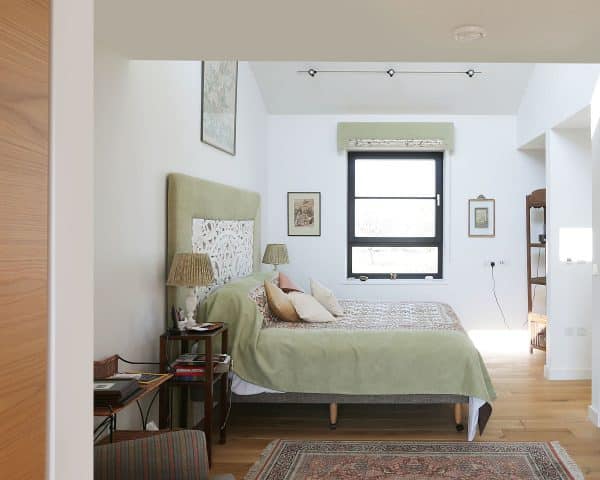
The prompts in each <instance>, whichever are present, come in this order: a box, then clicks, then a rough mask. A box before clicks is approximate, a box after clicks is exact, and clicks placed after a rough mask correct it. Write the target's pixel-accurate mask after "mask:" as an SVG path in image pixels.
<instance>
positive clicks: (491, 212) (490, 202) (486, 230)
mask: <svg viewBox="0 0 600 480" xmlns="http://www.w3.org/2000/svg"><path fill="white" fill-rule="evenodd" d="M495 236H496V200H494V199H493V198H485V197H484V196H483V195H480V196H479V197H477V198H473V199H471V200H469V237H495Z"/></svg>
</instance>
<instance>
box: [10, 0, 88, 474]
mask: <svg viewBox="0 0 600 480" xmlns="http://www.w3.org/2000/svg"><path fill="white" fill-rule="evenodd" d="M51 58H52V64H51V77H52V82H51V92H50V105H51V112H50V115H51V117H50V123H51V128H50V132H51V138H50V279H49V280H50V292H49V293H50V299H49V302H50V315H49V317H50V318H49V323H50V325H49V346H48V353H49V359H48V365H49V369H48V417H47V418H48V426H47V432H48V445H47V447H48V454H47V462H48V465H47V472H46V476H47V478H48V479H50V480H79V479H83V478H92V476H93V457H92V430H93V428H92V416H91V411H92V408H93V407H92V405H93V398H92V392H93V388H92V370H91V364H92V352H93V350H92V349H93V318H94V312H93V293H94V291H93V281H94V279H93V255H94V247H93V246H94V238H93V218H94V210H93V200H94V199H93V134H94V133H93V132H94V111H93V108H94V103H93V102H94V99H93V81H94V64H93V58H94V2H93V1H92V0H54V1H53V2H52V45H51ZM0 476H1V475H0Z"/></svg>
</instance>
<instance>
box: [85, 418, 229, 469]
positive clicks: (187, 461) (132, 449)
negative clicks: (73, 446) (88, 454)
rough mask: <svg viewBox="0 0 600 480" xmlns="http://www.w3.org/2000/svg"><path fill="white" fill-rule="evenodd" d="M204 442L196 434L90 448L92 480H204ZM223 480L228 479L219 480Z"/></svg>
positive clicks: (170, 434)
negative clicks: (91, 450) (92, 470)
mask: <svg viewBox="0 0 600 480" xmlns="http://www.w3.org/2000/svg"><path fill="white" fill-rule="evenodd" d="M209 478H213V479H215V480H216V478H217V477H209V475H208V457H207V455H206V440H205V438H204V432H202V431H200V430H179V431H175V432H168V433H165V434H161V435H154V436H151V437H146V438H140V439H137V440H130V441H126V442H118V443H110V444H107V445H100V446H97V447H94V480H129V479H131V480H208V479H209ZM219 478H221V479H223V480H225V479H232V480H233V477H232V476H229V475H228V476H221V477H219Z"/></svg>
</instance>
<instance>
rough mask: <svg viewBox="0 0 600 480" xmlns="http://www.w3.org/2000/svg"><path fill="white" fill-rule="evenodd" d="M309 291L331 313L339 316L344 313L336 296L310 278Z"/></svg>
mask: <svg viewBox="0 0 600 480" xmlns="http://www.w3.org/2000/svg"><path fill="white" fill-rule="evenodd" d="M310 292H311V293H312V295H313V297H315V298H316V299H317V301H318V302H319V303H320V304H321V305H323V306H324V307H325V308H326V309H327V311H328V312H329V313H331V314H332V315H335V316H336V317H339V316H341V315H343V314H344V309H343V308H342V306H341V305H340V303H339V302H338V301H337V298H335V295H334V294H333V292H332V291H331V290H329V289H328V288H327V287H326V286H324V285H322V284H320V283H319V282H317V281H316V280H313V279H312V278H311V279H310Z"/></svg>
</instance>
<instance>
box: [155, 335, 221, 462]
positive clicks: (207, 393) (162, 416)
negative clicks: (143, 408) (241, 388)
mask: <svg viewBox="0 0 600 480" xmlns="http://www.w3.org/2000/svg"><path fill="white" fill-rule="evenodd" d="M218 336H220V337H221V352H220V353H229V352H228V348H229V346H228V330H227V325H226V324H224V323H223V324H220V326H219V328H216V329H214V330H210V331H206V332H196V331H191V330H183V331H181V330H169V331H167V332H166V333H163V334H162V335H161V336H160V371H161V372H163V373H167V372H168V368H169V366H170V363H171V362H172V361H174V360H175V358H169V344H170V343H171V342H180V344H181V353H188V352H189V351H190V348H191V346H192V345H193V344H194V343H196V342H204V352H203V353H205V354H206V358H207V359H208V358H212V357H213V354H214V353H215V350H214V348H213V347H214V344H213V342H214V341H215V340H216V339H217V337H218ZM219 381H220V382H221V385H220V398H218V399H217V398H215V394H214V393H215V392H214V386H215V384H216V383H218V382H219ZM168 385H169V387H170V388H173V387H184V388H188V389H190V388H199V389H201V390H202V393H203V399H204V418H203V419H202V420H201V421H200V422H198V423H197V424H196V425H194V426H193V428H199V429H202V430H204V434H205V435H206V447H207V453H208V461H209V463H210V462H211V461H212V448H211V446H212V431H213V423H214V422H213V421H214V417H213V413H214V411H215V409H216V407H220V411H221V417H220V421H219V427H220V428H219V430H220V431H219V442H220V443H222V444H223V443H225V441H226V440H227V431H226V422H227V413H228V399H229V391H228V390H229V379H228V372H223V373H215V372H214V369H213V368H207V369H206V377H204V378H203V379H201V380H194V381H187V380H177V377H175V378H173V379H171V381H170V382H169V383H168ZM170 402H171V395H170V394H169V393H168V392H165V391H163V390H161V392H160V397H159V427H160V428H161V429H163V428H168V427H170V426H172V420H173V419H172V413H171V411H172V408H171V405H170Z"/></svg>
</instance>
